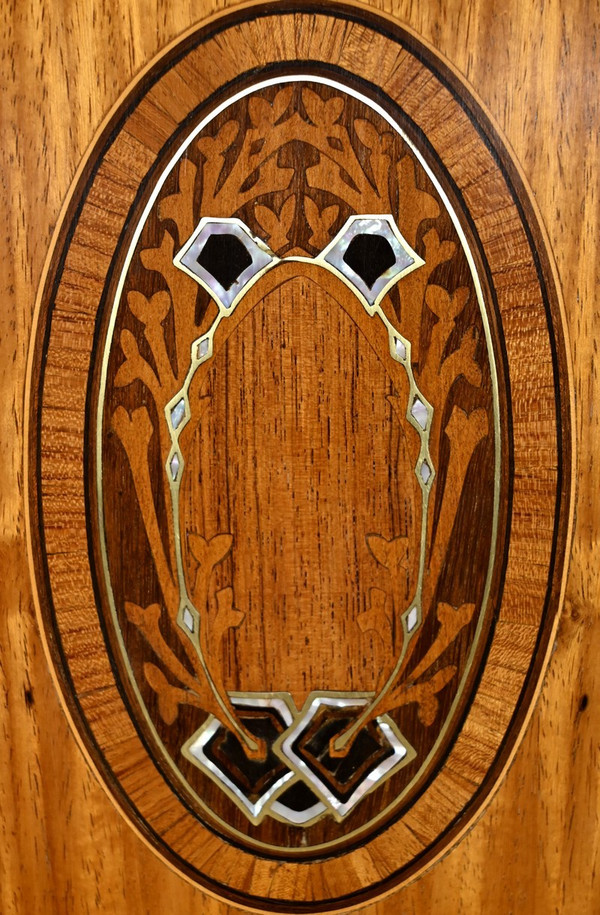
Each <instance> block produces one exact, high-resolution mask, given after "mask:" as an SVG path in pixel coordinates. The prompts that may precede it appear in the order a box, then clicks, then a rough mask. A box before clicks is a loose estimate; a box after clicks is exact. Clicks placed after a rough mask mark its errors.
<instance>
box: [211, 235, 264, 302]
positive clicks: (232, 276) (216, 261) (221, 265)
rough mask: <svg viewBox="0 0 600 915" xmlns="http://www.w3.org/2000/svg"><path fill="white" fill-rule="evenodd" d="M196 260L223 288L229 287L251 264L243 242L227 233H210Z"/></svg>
mask: <svg viewBox="0 0 600 915" xmlns="http://www.w3.org/2000/svg"><path fill="white" fill-rule="evenodd" d="M197 260H198V263H199V264H200V266H201V267H203V268H204V269H205V270H206V271H207V272H208V273H211V274H212V275H213V276H214V278H215V279H216V281H217V282H218V283H220V284H221V286H222V287H223V289H231V287H232V286H233V284H234V283H235V281H236V280H237V278H238V277H239V276H240V274H241V273H243V272H244V270H246V269H247V268H248V267H249V266H250V265H251V264H252V258H251V256H250V254H249V253H248V251H247V250H246V247H245V245H244V244H243V242H241V241H240V240H239V238H238V237H237V236H236V235H231V234H229V233H226V234H223V235H217V234H215V235H210V236H209V237H208V238H207V239H206V243H205V245H204V247H203V248H202V251H201V252H200V254H199V255H198V258H197Z"/></svg>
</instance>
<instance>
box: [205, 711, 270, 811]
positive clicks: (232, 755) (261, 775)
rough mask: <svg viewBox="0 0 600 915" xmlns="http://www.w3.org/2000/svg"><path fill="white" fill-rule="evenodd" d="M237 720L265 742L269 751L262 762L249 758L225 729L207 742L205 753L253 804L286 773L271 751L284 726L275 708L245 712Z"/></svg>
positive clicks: (221, 729)
mask: <svg viewBox="0 0 600 915" xmlns="http://www.w3.org/2000/svg"><path fill="white" fill-rule="evenodd" d="M240 718H241V720H242V721H243V722H244V724H245V725H246V726H247V728H248V730H249V731H251V732H252V734H254V736H255V737H260V738H262V739H263V740H265V742H266V744H267V747H268V748H269V751H268V753H267V757H266V759H265V760H264V761H263V760H256V759H248V757H247V756H246V754H245V752H244V750H243V748H242V745H241V743H240V741H239V740H238V738H237V737H236V736H235V734H233V733H232V732H231V731H229V730H227V729H226V728H224V727H220V728H219V730H218V731H217V732H216V734H215V735H214V736H213V738H212V740H210V741H209V742H208V743H207V745H206V746H205V748H204V753H205V755H206V757H207V758H208V759H210V761H211V762H213V763H214V764H215V765H216V766H218V767H219V769H220V770H221V771H222V772H224V773H225V774H226V775H227V776H228V778H230V779H231V781H232V782H233V783H234V785H236V787H237V788H239V790H240V791H241V792H242V793H243V794H244V795H245V796H246V797H247V798H248V799H249V800H250V801H252V803H254V802H256V800H257V799H258V798H259V797H260V796H261V795H262V794H264V793H265V791H268V790H269V788H270V787H271V786H272V785H274V784H275V782H277V781H278V780H279V779H280V778H281V777H282V776H283V775H284V774H285V773H286V772H287V769H286V767H285V766H284V765H283V763H282V762H281V760H280V759H278V757H277V756H275V754H274V753H273V752H272V750H271V747H272V746H273V744H274V742H275V741H276V740H277V738H278V737H279V735H280V734H281V733H282V732H283V731H284V730H285V727H286V726H285V723H284V722H283V721H282V720H281V718H280V717H279V715H278V714H277V712H276V711H275V710H274V709H260V710H256V711H254V710H246V709H244V710H243V711H241V713H240Z"/></svg>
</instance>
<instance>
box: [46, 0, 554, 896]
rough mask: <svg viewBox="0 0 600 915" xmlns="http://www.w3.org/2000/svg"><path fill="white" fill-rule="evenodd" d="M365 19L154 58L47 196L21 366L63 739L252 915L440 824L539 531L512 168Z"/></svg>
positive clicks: (544, 379) (524, 291)
mask: <svg viewBox="0 0 600 915" xmlns="http://www.w3.org/2000/svg"><path fill="white" fill-rule="evenodd" d="M361 16H362V14H361ZM359 19H360V17H359V14H358V13H355V12H349V11H345V10H342V9H340V11H339V13H338V15H337V16H333V15H331V14H328V13H322V12H319V11H317V10H316V8H315V9H314V10H312V9H311V10H308V9H306V10H305V11H301V10H300V11H298V12H296V13H292V12H289V11H287V10H283V8H282V10H281V12H274V11H271V12H268V11H265V10H263V9H262V8H261V9H260V10H258V11H257V15H256V16H255V17H254V20H253V22H252V23H250V22H246V21H244V14H243V13H239V14H237V13H236V14H232V15H231V16H230V17H229V18H228V19H227V20H223V21H222V22H221V23H220V24H218V25H215V26H214V27H212V28H213V30H212V31H210V30H207V31H205V32H203V31H202V30H200V31H199V32H197V33H195V34H193V35H191V36H189V38H188V39H186V42H185V43H184V44H182V45H181V47H180V49H179V50H178V52H177V54H173V56H169V55H168V56H167V57H166V58H165V59H164V60H162V61H161V62H160V63H158V64H157V66H156V69H155V70H154V71H151V73H150V75H148V76H147V77H146V78H145V81H144V82H143V84H140V86H139V87H138V88H136V90H134V93H133V95H132V97H131V101H130V102H127V103H126V104H125V105H124V107H123V108H122V109H120V111H119V112H118V113H117V114H116V115H115V117H114V119H113V121H112V122H111V124H110V128H109V129H107V133H106V134H105V135H104V134H103V136H102V138H101V139H100V141H99V145H98V147H97V150H96V151H95V152H94V154H93V158H92V160H91V162H92V163H93V167H92V166H90V168H89V169H87V170H85V171H84V173H83V177H82V179H81V182H80V184H79V186H78V187H77V188H76V190H75V191H74V196H73V205H72V208H71V210H70V211H69V213H68V214H67V217H66V221H65V229H64V232H63V234H61V235H59V237H58V239H57V242H56V251H55V255H54V260H53V264H52V266H51V269H50V273H49V275H48V278H47V281H46V283H45V286H44V289H43V292H42V296H41V305H40V332H39V333H40V336H39V339H38V348H37V349H36V359H35V360H34V365H33V369H32V371H33V381H32V391H33V392H34V393H33V403H32V407H31V409H32V414H31V415H32V426H31V428H32V432H31V452H32V454H33V456H34V461H33V462H32V464H31V479H30V486H31V492H32V501H31V513H32V523H31V530H32V532H33V538H34V541H35V542H34V553H35V555H36V557H37V563H38V569H37V573H38V579H39V588H40V602H41V613H42V620H43V625H44V627H45V630H46V632H47V634H48V641H49V644H50V645H51V651H52V653H53V657H54V659H55V663H56V666H57V670H58V672H59V674H60V677H61V678H62V681H63V682H64V684H65V686H64V689H65V693H66V695H67V700H68V702H69V703H70V705H71V712H72V715H73V717H74V719H75V721H76V724H77V726H78V727H80V728H81V731H82V734H83V738H84V741H85V742H86V745H87V746H88V747H89V748H90V753H91V754H92V755H93V756H94V760H95V762H96V765H97V766H98V767H99V769H100V770H101V771H102V772H103V773H104V774H105V775H106V778H107V780H108V781H109V783H110V784H111V785H116V786H118V793H119V797H120V798H121V799H122V803H123V804H124V805H125V807H126V809H127V810H128V811H130V812H131V816H132V817H133V818H134V819H136V821H137V822H140V821H141V822H142V823H143V828H144V831H145V834H146V835H148V836H150V837H151V838H152V841H153V842H155V844H156V846H157V847H158V848H159V849H160V851H161V853H162V854H165V855H167V856H168V857H169V859H170V860H171V861H172V862H173V863H174V864H175V865H176V866H177V867H180V868H182V869H184V870H185V871H186V873H187V874H188V875H190V876H192V877H193V879H196V880H198V881H200V882H201V883H203V884H204V885H206V886H209V887H210V888H211V889H212V890H214V891H216V892H218V893H222V894H223V895H224V896H226V897H227V898H229V899H233V900H234V901H238V902H243V903H247V904H251V905H254V906H262V907H267V908H274V909H276V910H280V911H284V910H290V907H291V909H293V910H294V911H296V910H298V907H303V908H306V909H307V910H309V909H310V908H311V907H312V908H314V909H316V910H319V911H323V910H324V908H326V907H334V908H335V907H339V906H340V905H345V904H350V903H352V902H357V901H359V899H360V898H363V897H364V898H367V897H369V898H370V897H371V896H372V895H373V894H375V893H376V892H378V891H379V889H381V888H382V887H384V888H387V887H388V886H390V885H391V884H392V883H393V882H398V881H400V880H403V879H407V878H408V877H410V876H411V875H414V874H415V873H416V872H417V871H418V869H419V868H420V867H422V866H424V865H425V864H426V863H428V862H430V861H431V860H433V859H434V858H435V856H436V855H438V854H439V853H440V852H441V851H442V850H443V849H444V848H445V847H446V846H447V843H448V842H449V841H451V840H452V838H453V837H454V836H456V835H458V834H459V832H460V830H461V829H462V828H463V826H464V824H466V823H468V822H469V819H470V817H471V816H472V814H473V813H474V811H475V810H476V808H477V805H478V804H480V803H481V800H480V799H481V798H484V797H485V796H486V795H487V794H488V793H489V791H490V789H491V787H492V786H493V784H494V783H495V781H496V779H497V778H498V777H499V775H500V773H501V771H502V766H503V765H504V763H505V761H506V759H507V758H508V755H509V754H510V753H511V752H512V748H513V747H514V744H515V740H516V738H517V736H518V731H519V728H520V727H521V726H522V723H523V721H524V720H525V718H526V715H527V710H528V708H529V704H530V702H531V699H532V696H533V692H534V690H535V686H536V683H537V681H538V677H539V675H540V671H541V670H542V668H543V664H544V659H545V657H546V652H547V649H548V645H549V643H550V639H551V635H552V631H553V625H554V621H555V619H556V613H557V609H558V603H559V594H560V580H561V567H562V560H563V557H564V550H565V544H566V537H567V521H566V520H565V519H566V518H567V507H568V506H567V495H568V479H569V472H570V471H569V465H568V460H567V459H566V458H565V452H564V449H563V444H562V443H563V442H564V439H565V436H568V423H569V416H568V410H567V408H566V406H565V404H566V400H565V398H564V396H563V390H562V387H561V385H562V384H563V383H564V382H563V381H562V380H561V379H562V378H563V374H561V373H563V349H562V343H561V342H560V326H559V319H558V306H557V303H556V297H555V292H554V290H553V287H552V283H551V281H550V279H549V278H550V271H549V270H548V269H547V268H546V266H545V264H546V261H545V255H544V253H543V243H542V241H541V236H540V235H539V233H538V230H537V228H536V227H535V219H534V217H533V216H532V214H531V211H530V209H529V207H528V204H527V201H526V197H524V195H523V194H522V193H521V191H520V187H521V185H520V181H519V180H517V177H516V172H515V171H514V168H513V166H512V165H511V163H510V162H509V160H508V158H507V157H506V155H505V153H504V152H503V151H502V147H501V144H498V141H497V138H496V137H495V135H494V134H493V131H492V130H491V128H490V127H489V125H488V124H487V121H486V119H485V116H484V115H482V113H481V112H480V111H479V110H478V108H477V105H476V103H475V102H474V101H473V100H472V99H470V97H469V96H468V94H466V93H465V90H464V88H463V87H462V86H459V84H458V82H457V80H456V78H455V77H454V76H453V75H452V74H450V73H449V72H448V71H447V69H446V68H445V67H444V65H443V64H441V63H440V62H439V61H438V60H437V59H435V58H434V57H433V55H431V54H430V53H429V52H428V51H427V50H426V49H424V48H422V47H421V46H420V45H418V42H416V39H414V37H412V36H408V35H406V34H404V33H400V32H396V33H394V34H392V32H391V31H390V28H389V27H388V26H387V25H385V24H383V23H381V22H379V23H378V24H377V25H376V27H375V26H374V27H371V26H370V25H368V24H366V23H365V22H363V21H359ZM366 37H368V41H366V40H365V39H366ZM302 60H306V61H310V64H306V65H303V64H302ZM332 65H333V66H334V68H335V69H333V70H332ZM375 72H376V73H377V74H378V84H379V85H378V86H374V85H372V84H370V83H366V82H365V80H364V77H365V74H368V73H375ZM459 96H460V99H459ZM492 150H495V151H492ZM91 239H93V240H94V242H93V244H92V243H91V241H90V240H91ZM534 240H535V245H536V249H535V251H534V249H533V247H532V245H533V242H534ZM539 265H541V266H539ZM538 268H539V269H538ZM557 341H558V342H557ZM65 372H68V373H70V374H69V377H70V378H71V379H72V381H73V383H72V385H71V386H70V395H69V396H70V398H71V399H70V401H69V404H70V406H69V409H70V410H72V411H74V412H75V413H76V414H77V416H76V417H75V419H74V421H73V422H71V424H70V427H69V430H68V431H67V432H65V427H64V416H65V414H64V405H63V404H62V401H61V394H60V392H61V390H62V388H61V384H62V383H61V378H62V375H63V373H65ZM525 402H526V403H527V404H528V410H527V417H526V421H524V419H523V417H522V415H521V413H522V411H520V410H515V409H514V407H513V404H514V403H520V404H522V403H525ZM532 418H535V422H532ZM534 432H535V435H534ZM65 435H66V436H67V438H68V445H67V444H66V439H65ZM561 436H562V438H561ZM57 454H59V455H60V463H59V465H57V464H56V460H57ZM57 467H58V472H59V473H63V472H64V473H65V474H67V476H66V477H65V479H67V480H68V481H69V482H68V488H65V489H64V492H63V493H62V494H61V492H58V491H57V490H56V488H55V485H54V483H53V482H51V481H52V480H55V479H56V476H55V475H56V472H57ZM534 533H535V536H534ZM115 790H117V788H115Z"/></svg>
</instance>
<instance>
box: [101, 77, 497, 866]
mask: <svg viewBox="0 0 600 915" xmlns="http://www.w3.org/2000/svg"><path fill="white" fill-rule="evenodd" d="M293 82H296V83H311V82H312V83H316V84H319V85H324V86H329V87H331V88H333V89H336V90H337V91H338V92H340V93H342V94H343V95H346V96H350V97H353V98H356V99H358V100H359V101H360V102H362V103H363V104H364V105H366V106H367V107H368V108H370V109H371V110H372V111H375V112H376V113H377V114H378V115H379V116H380V117H382V118H383V119H384V120H385V121H386V122H387V123H388V124H389V125H390V127H391V128H392V129H393V130H394V131H395V132H396V133H397V134H398V136H400V137H401V138H402V140H403V141H404V143H406V145H407V146H408V148H409V149H410V150H411V152H412V154H413V155H414V156H415V158H416V159H417V161H418V162H419V163H420V165H421V167H422V168H423V170H424V171H425V173H426V174H427V176H428V177H429V179H430V181H431V182H432V184H433V186H434V187H435V189H436V191H437V193H438V194H439V197H440V200H441V201H442V203H443V204H444V206H445V208H446V211H447V212H448V213H449V215H450V218H451V220H452V224H453V226H454V229H455V231H456V233H457V235H458V238H459V240H460V243H461V247H462V250H463V253H464V255H465V257H466V259H467V262H468V265H469V269H470V274H471V278H472V280H473V284H474V287H475V294H476V297H477V302H478V305H479V313H480V316H481V321H482V324H483V329H484V334H485V340H486V349H487V355H488V359H489V364H490V375H491V386H492V400H493V415H494V458H495V462H494V467H495V473H494V511H493V518H492V536H491V543H490V553H489V561H488V569H487V576H486V581H485V587H484V593H483V597H482V601H481V609H480V613H479V618H478V622H477V626H476V629H475V633H474V637H473V642H472V645H471V648H470V650H469V653H468V656H467V660H466V663H465V668H464V672H463V676H462V678H461V681H460V683H459V685H458V688H457V691H456V695H455V697H454V700H453V702H452V704H451V706H450V709H449V711H448V714H447V716H446V719H445V721H444V723H443V725H442V728H441V730H440V732H439V735H438V737H437V739H436V741H435V743H434V745H433V747H432V748H431V750H430V752H429V754H428V755H427V757H426V758H425V760H424V761H423V763H422V765H421V767H420V768H419V770H418V771H417V772H416V773H415V775H414V776H413V778H412V779H411V781H410V782H409V783H408V784H407V785H406V786H405V787H404V788H403V789H402V791H401V792H400V794H399V795H398V796H397V797H395V798H394V800H393V801H392V802H391V803H389V804H388V805H387V806H386V807H385V808H384V809H383V810H381V811H380V812H379V813H377V814H375V815H374V816H373V817H372V819H371V820H369V825H370V826H375V825H376V824H377V823H380V822H383V820H384V819H385V817H386V816H388V814H389V813H390V812H391V811H392V810H393V809H394V808H396V807H397V805H398V804H399V803H400V802H401V800H402V798H403V797H405V796H406V795H407V793H408V792H410V791H411V790H412V788H413V787H414V786H415V784H416V783H417V782H418V780H419V779H420V777H421V775H422V773H423V771H424V770H425V769H426V767H427V765H428V764H429V762H430V761H431V759H433V757H434V755H435V754H436V752H437V750H438V748H439V746H440V745H441V743H442V741H443V740H444V738H445V736H446V733H447V731H448V729H449V727H450V724H451V722H452V718H453V716H454V714H455V712H456V709H457V707H458V703H459V701H460V699H461V697H462V692H463V689H464V684H465V682H466V679H467V677H468V675H469V672H470V669H471V666H472V664H473V660H474V658H475V652H476V649H477V645H478V642H479V637H480V635H481V631H482V628H483V621H484V616H485V608H486V607H487V603H488V600H489V596H490V590H491V583H492V572H493V568H494V558H495V547H496V542H497V537H498V510H499V505H500V471H501V456H502V454H501V451H502V449H501V439H500V394H499V390H498V377H497V371H496V360H495V356H494V349H493V341H492V333H491V328H490V321H489V317H488V314H487V311H486V307H485V302H484V297H483V290H482V287H481V281H480V279H479V275H478V272H477V266H476V264H475V260H474V258H473V254H472V253H471V250H470V247H469V244H468V241H467V238H466V235H465V232H464V230H463V227H462V225H461V222H460V219H459V218H458V216H457V214H456V213H455V211H454V208H453V206H452V204H451V202H450V200H449V199H448V195H447V194H446V192H445V190H444V188H443V187H442V185H441V184H440V181H439V180H438V178H437V177H436V175H435V174H434V173H433V171H432V169H431V167H430V166H429V164H428V163H427V161H426V160H425V158H424V156H423V154H422V153H421V152H420V151H419V150H418V149H417V148H416V146H415V145H414V143H413V141H412V140H411V139H410V138H409V137H408V136H407V134H406V133H405V132H404V130H403V129H402V128H401V127H400V126H399V124H398V123H397V122H396V121H395V120H394V119H393V117H392V116H391V115H390V114H388V112H387V111H386V110H385V109H384V108H382V107H381V106H380V105H378V104H377V103H376V102H374V101H373V100H372V99H369V98H368V97H366V96H364V95H362V94H361V93H358V92H357V91H356V90H355V89H353V88H351V87H349V86H345V85H344V84H343V83H341V82H337V81H336V80H332V79H330V78H328V77H324V76H321V75H319V74H310V73H297V74H289V75H283V76H278V77H277V78H271V79H267V80H263V81H261V82H259V83H256V84H253V85H252V86H249V87H247V88H246V89H243V90H242V91H241V92H239V93H237V94H236V95H234V96H232V97H231V98H229V99H227V100H226V101H224V102H222V103H221V104H220V105H218V106H217V107H216V108H215V109H214V110H213V111H212V112H211V113H210V114H209V115H207V116H206V117H205V118H204V119H203V120H202V121H200V122H199V123H198V124H197V125H196V127H195V128H194V129H193V130H192V131H191V133H190V134H189V135H188V137H186V139H185V140H184V142H183V143H182V144H181V146H180V148H179V149H178V150H177V151H176V152H175V153H174V155H173V157H172V158H171V160H170V161H169V162H168V163H167V165H166V166H165V169H164V171H163V172H162V174H161V176H160V177H159V178H158V180H157V183H156V185H155V187H154V190H153V191H152V194H151V195H150V198H149V200H148V202H147V204H146V206H145V208H144V210H143V212H142V214H141V216H140V219H139V222H138V224H137V226H136V228H135V230H134V232H133V235H132V238H131V242H130V245H129V249H128V252H127V256H126V257H125V260H124V263H123V268H122V270H121V274H120V276H119V279H118V282H117V288H116V290H115V296H114V300H113V304H112V309H111V314H110V318H109V322H108V330H107V336H106V343H105V348H104V352H103V355H102V368H101V376H100V390H99V396H98V407H97V420H96V445H97V452H96V453H97V455H98V460H97V465H96V489H97V510H98V528H99V538H100V553H101V561H102V570H103V573H104V580H105V584H106V590H107V596H108V603H109V609H110V614H111V618H112V621H113V625H114V628H115V633H116V637H117V641H118V644H119V647H120V650H121V656H122V659H123V663H124V666H125V669H126V671H127V673H128V676H129V680H130V682H131V684H132V688H133V691H134V694H135V696H136V698H137V701H138V703H139V707H140V710H141V713H142V715H143V717H144V720H145V721H146V724H147V726H148V728H149V730H150V733H151V734H152V737H153V739H154V741H155V742H156V745H157V747H158V748H159V749H160V750H161V752H162V753H163V756H164V759H165V761H166V764H167V765H168V767H169V769H170V770H171V772H172V773H173V776H174V777H175V778H176V779H177V780H178V781H179V782H180V783H181V784H182V786H184V787H185V789H186V790H187V791H189V793H190V795H191V797H193V799H194V801H195V802H196V803H197V804H198V805H199V806H200V807H201V808H202V809H204V810H205V811H206V812H207V814H209V815H210V816H211V817H213V818H214V819H215V820H216V821H217V822H218V823H220V824H221V826H222V827H223V828H225V829H229V831H230V832H231V833H232V834H234V835H236V836H237V837H238V838H240V839H243V840H246V841H248V835H247V834H246V833H242V832H240V831H239V830H238V829H236V828H235V827H232V826H231V825H230V824H228V823H227V822H226V821H225V820H223V818H222V817H220V816H219V814H218V813H216V812H215V811H213V810H212V809H211V808H210V807H208V805H207V804H206V803H205V801H204V800H203V799H202V797H201V796H200V795H199V794H198V792H197V791H195V790H194V788H193V787H192V786H191V785H190V784H189V782H188V780H187V779H186V778H185V777H184V776H183V774H182V772H181V771H180V769H179V767H178V766H177V765H176V763H175V761H174V759H173V758H172V756H171V754H170V753H169V752H168V750H167V748H166V747H165V745H164V742H163V741H162V739H161V737H160V735H159V733H158V731H157V729H156V727H155V725H154V723H153V721H152V719H151V718H150V715H149V713H148V710H147V708H146V705H145V702H144V699H143V696H142V693H141V690H140V687H139V685H138V683H137V680H136V678H135V676H134V673H133V670H132V667H131V663H130V661H129V658H128V655H127V651H126V647H125V642H124V638H123V633H122V630H121V626H120V623H119V617H118V614H117V609H116V603H115V597H114V591H113V587H112V581H111V576H110V570H109V564H108V552H107V544H106V534H105V528H104V495H103V476H102V453H103V446H102V424H103V414H104V403H105V398H106V380H107V373H108V363H109V358H110V353H111V347H112V341H113V337H114V329H115V325H116V320H117V315H118V310H119V306H120V302H121V297H122V294H123V289H124V286H125V281H126V277H127V271H128V269H129V266H130V264H131V260H132V258H133V254H134V251H135V247H136V245H137V244H138V241H139V239H140V236H141V233H142V230H143V227H144V225H145V224H146V221H147V219H148V216H149V213H150V211H151V209H152V207H153V206H154V204H155V202H156V199H157V197H158V195H159V193H160V191H161V189H162V187H163V185H164V183H165V181H166V180H167V178H168V176H169V175H170V173H171V171H172V170H173V168H174V167H175V165H176V164H177V162H178V161H179V159H180V158H181V156H182V155H183V154H184V153H185V151H186V149H187V147H188V146H189V145H190V143H192V142H193V141H194V139H195V138H196V137H197V136H198V134H199V133H200V132H201V131H202V130H203V129H204V128H205V127H206V126H207V125H208V124H209V123H210V122H211V121H212V120H214V118H215V117H217V116H218V115H219V114H220V113H221V112H222V111H225V110H226V109H227V108H228V107H230V106H231V105H233V104H234V103H235V102H237V101H239V100H240V99H242V98H244V97H245V96H247V95H250V94H251V93H253V92H258V91H260V90H262V89H265V88H269V87H271V86H273V85H282V84H284V83H293ZM363 832H364V827H359V828H356V829H353V830H351V831H350V832H349V833H346V834H345V835H344V837H343V839H339V840H332V841H330V842H324V843H317V844H315V845H311V849H312V850H313V851H320V850H322V851H327V850H330V849H331V848H333V847H336V846H337V845H339V843H340V842H341V841H343V842H347V841H348V840H351V839H354V838H357V837H359V836H360V835H362V834H363ZM252 844H253V845H255V846H256V847H257V848H261V849H267V850H271V849H273V848H278V846H273V845H272V844H271V843H268V842H263V841H261V840H260V839H253V840H252ZM289 850H290V851H293V849H289Z"/></svg>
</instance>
